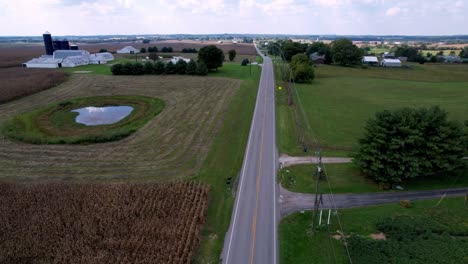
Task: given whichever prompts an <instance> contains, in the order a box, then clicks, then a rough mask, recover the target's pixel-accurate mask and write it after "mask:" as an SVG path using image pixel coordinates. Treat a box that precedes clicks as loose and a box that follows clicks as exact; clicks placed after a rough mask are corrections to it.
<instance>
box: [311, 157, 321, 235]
mask: <svg viewBox="0 0 468 264" xmlns="http://www.w3.org/2000/svg"><path fill="white" fill-rule="evenodd" d="M316 155H317V161H318V163H317V171H316V172H315V201H314V212H313V214H312V232H314V230H315V227H316V223H317V213H318V210H319V208H320V205H321V204H323V199H322V194H320V197H319V186H320V179H321V178H322V174H323V169H322V154H321V153H320V151H318V152H316Z"/></svg>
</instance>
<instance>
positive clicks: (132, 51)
mask: <svg viewBox="0 0 468 264" xmlns="http://www.w3.org/2000/svg"><path fill="white" fill-rule="evenodd" d="M139 52H140V51H139V50H137V49H135V48H134V47H132V46H125V47H123V48H122V49H119V50H117V53H119V54H135V53H139Z"/></svg>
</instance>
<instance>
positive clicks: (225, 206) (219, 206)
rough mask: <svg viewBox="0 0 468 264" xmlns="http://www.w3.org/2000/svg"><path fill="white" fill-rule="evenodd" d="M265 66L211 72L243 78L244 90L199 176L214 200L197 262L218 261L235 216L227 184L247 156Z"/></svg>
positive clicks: (234, 65)
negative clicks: (246, 147) (260, 80)
mask: <svg viewBox="0 0 468 264" xmlns="http://www.w3.org/2000/svg"><path fill="white" fill-rule="evenodd" d="M260 73H261V68H260V67H259V66H252V72H251V71H250V67H242V66H240V65H239V64H237V63H225V64H224V66H223V67H222V68H220V69H219V70H218V71H217V72H214V73H211V74H210V76H219V77H221V76H223V77H229V78H235V79H240V80H242V84H241V87H240V90H239V91H238V92H237V94H236V95H235V96H234V98H233V99H232V102H231V104H230V106H229V108H228V110H227V113H226V116H225V121H224V123H223V125H222V127H221V130H220V132H219V134H218V135H217V136H216V138H215V140H214V142H213V145H212V147H211V150H210V152H209V153H208V156H207V158H206V160H205V162H204V164H203V167H202V168H201V171H200V173H199V174H198V176H197V177H195V180H197V181H202V182H204V183H207V184H208V185H209V186H210V187H211V189H210V204H209V207H208V213H207V223H206V224H205V227H204V229H203V232H202V241H201V245H200V247H199V249H198V252H197V254H196V256H195V259H194V261H195V263H203V264H204V263H218V262H219V257H220V255H221V250H222V247H223V242H224V235H225V233H226V232H227V229H228V227H229V223H230V220H231V213H232V206H233V202H234V199H233V196H232V191H231V190H229V189H228V188H227V185H226V178H227V177H233V182H234V179H235V178H236V177H237V175H238V173H239V171H240V169H241V166H242V161H243V157H244V151H245V145H246V144H247V139H248V133H249V129H250V123H251V120H252V115H253V110H254V106H255V99H256V96H257V90H258V83H259V78H260Z"/></svg>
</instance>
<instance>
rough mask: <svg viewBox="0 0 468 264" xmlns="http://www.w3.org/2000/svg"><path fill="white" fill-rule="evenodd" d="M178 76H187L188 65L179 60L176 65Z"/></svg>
mask: <svg viewBox="0 0 468 264" xmlns="http://www.w3.org/2000/svg"><path fill="white" fill-rule="evenodd" d="M175 67H176V73H177V74H185V71H186V70H187V63H186V62H185V61H184V60H178V61H177V63H176V64H175Z"/></svg>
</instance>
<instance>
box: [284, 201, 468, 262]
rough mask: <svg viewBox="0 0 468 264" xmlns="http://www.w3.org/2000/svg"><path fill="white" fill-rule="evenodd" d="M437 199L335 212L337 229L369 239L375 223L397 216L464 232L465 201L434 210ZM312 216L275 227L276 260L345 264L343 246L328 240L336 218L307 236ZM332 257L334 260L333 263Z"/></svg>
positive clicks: (444, 203) (467, 224) (294, 218)
mask: <svg viewBox="0 0 468 264" xmlns="http://www.w3.org/2000/svg"><path fill="white" fill-rule="evenodd" d="M438 202H439V199H433V200H426V201H416V202H414V207H413V208H409V209H407V208H403V207H401V206H399V205H397V204H387V205H380V206H371V207H364V208H356V209H344V210H339V216H340V220H341V226H342V228H343V231H344V232H345V234H346V235H349V234H358V235H362V236H369V235H370V234H373V233H377V232H378V230H377V228H376V226H375V224H376V223H377V221H379V220H380V219H382V218H385V217H391V216H397V215H409V216H422V217H427V218H431V219H433V220H437V221H439V222H441V223H445V224H447V225H448V226H450V227H453V228H455V227H457V228H459V229H462V230H466V231H468V220H467V219H468V210H467V208H466V205H465V203H466V202H465V198H463V197H458V198H445V199H444V200H443V201H442V202H441V203H440V204H439V206H438V207H435V205H436V204H437V203H438ZM311 223H312V213H311V212H305V213H303V214H301V213H295V214H292V215H290V216H288V217H286V218H284V219H283V220H282V221H281V223H280V225H279V240H280V241H279V247H280V260H281V263H283V264H302V263H304V264H306V263H307V264H329V263H347V262H346V261H347V256H346V253H345V248H344V246H343V245H342V244H341V243H340V242H339V241H338V240H336V239H334V238H331V237H330V236H331V235H332V234H336V230H340V229H341V228H340V226H339V225H338V222H337V219H336V217H332V219H331V225H330V226H329V228H327V227H322V228H321V231H319V232H318V233H316V234H315V235H314V236H311V235H309V233H308V232H309V230H310V226H311ZM335 256H336V261H335Z"/></svg>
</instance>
